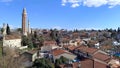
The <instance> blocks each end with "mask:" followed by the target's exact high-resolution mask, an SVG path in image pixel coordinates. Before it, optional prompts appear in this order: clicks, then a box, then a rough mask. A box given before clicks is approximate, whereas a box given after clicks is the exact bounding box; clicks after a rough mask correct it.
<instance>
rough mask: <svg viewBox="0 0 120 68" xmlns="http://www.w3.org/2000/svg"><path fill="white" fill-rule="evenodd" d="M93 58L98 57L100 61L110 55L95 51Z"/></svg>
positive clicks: (106, 59)
mask: <svg viewBox="0 0 120 68" xmlns="http://www.w3.org/2000/svg"><path fill="white" fill-rule="evenodd" d="M94 58H96V59H99V60H102V61H104V62H105V61H108V60H109V59H110V56H108V55H106V54H103V53H100V52H98V53H96V54H95V55H94Z"/></svg>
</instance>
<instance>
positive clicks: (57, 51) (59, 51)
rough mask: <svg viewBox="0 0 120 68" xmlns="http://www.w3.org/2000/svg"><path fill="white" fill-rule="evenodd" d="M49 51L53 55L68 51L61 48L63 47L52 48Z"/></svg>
mask: <svg viewBox="0 0 120 68" xmlns="http://www.w3.org/2000/svg"><path fill="white" fill-rule="evenodd" d="M51 53H52V54H53V55H54V56H57V55H60V54H63V53H69V52H68V51H66V50H63V49H54V50H53V51H52V52H51Z"/></svg>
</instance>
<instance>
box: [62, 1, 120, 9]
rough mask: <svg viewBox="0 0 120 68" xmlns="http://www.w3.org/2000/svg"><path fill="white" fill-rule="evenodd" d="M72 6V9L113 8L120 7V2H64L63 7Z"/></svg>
mask: <svg viewBox="0 0 120 68" xmlns="http://www.w3.org/2000/svg"><path fill="white" fill-rule="evenodd" d="M66 4H70V5H71V7H73V8H75V7H79V6H87V7H100V6H103V5H108V8H113V7H115V6H117V5H120V0H62V5H63V6H66Z"/></svg>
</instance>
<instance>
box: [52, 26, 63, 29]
mask: <svg viewBox="0 0 120 68" xmlns="http://www.w3.org/2000/svg"><path fill="white" fill-rule="evenodd" d="M52 29H61V27H60V26H55V27H53V28H52Z"/></svg>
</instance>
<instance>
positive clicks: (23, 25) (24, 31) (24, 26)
mask: <svg viewBox="0 0 120 68" xmlns="http://www.w3.org/2000/svg"><path fill="white" fill-rule="evenodd" d="M26 20H27V12H26V8H24V9H23V12H22V34H23V35H26V36H27V26H26Z"/></svg>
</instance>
